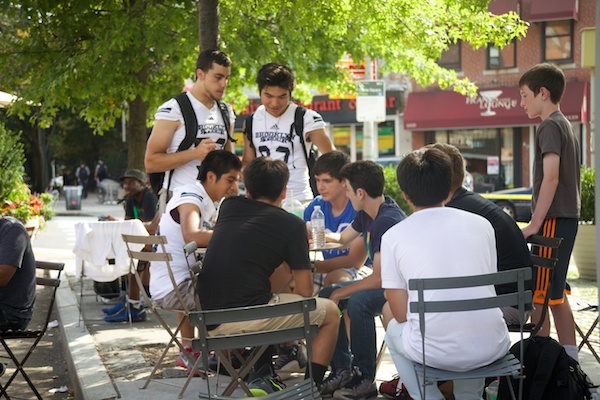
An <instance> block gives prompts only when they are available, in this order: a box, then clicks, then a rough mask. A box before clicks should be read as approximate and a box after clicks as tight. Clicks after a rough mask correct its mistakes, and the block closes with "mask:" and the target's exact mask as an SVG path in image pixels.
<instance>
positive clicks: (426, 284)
mask: <svg viewBox="0 0 600 400" xmlns="http://www.w3.org/2000/svg"><path fill="white" fill-rule="evenodd" d="M528 279H531V268H519V269H513V270H509V271H500V272H495V273H491V274H484V275H473V276H461V277H452V278H430V279H411V280H409V282H408V287H409V289H410V290H415V291H417V296H418V301H413V302H411V303H410V305H409V306H410V311H411V312H412V313H415V314H418V315H419V328H420V331H421V346H422V353H423V361H422V362H421V363H418V362H414V363H413V366H414V369H415V374H416V377H417V381H419V382H422V385H421V386H420V387H419V391H420V392H421V398H424V399H425V398H427V397H426V393H425V388H426V386H427V384H428V383H430V380H433V381H445V380H460V379H473V378H486V377H496V376H497V377H502V376H506V377H513V378H521V377H522V370H523V364H522V363H521V361H519V359H517V358H515V356H513V355H512V354H511V353H510V352H507V354H506V355H504V356H503V357H501V358H500V359H498V360H495V361H494V362H492V363H491V364H489V365H487V366H484V367H481V368H477V369H473V370H470V371H465V372H454V371H445V370H441V369H436V368H432V367H428V366H426V365H425V351H426V349H425V328H426V320H425V314H426V313H445V312H458V311H474V310H483V309H488V308H496V307H505V306H513V305H518V310H519V322H520V324H519V325H520V327H521V329H520V334H521V342H520V343H521V346H520V355H521V357H520V359H521V360H522V359H523V352H524V349H523V325H524V324H525V310H526V309H527V306H531V303H532V299H533V294H532V292H531V290H525V281H526V280H528ZM507 283H516V284H517V291H515V292H512V293H507V294H503V295H498V296H491V297H485V298H478V299H472V298H469V299H464V300H451V301H448V300H443V301H428V300H425V291H427V290H442V289H468V288H473V287H479V286H487V285H498V284H507ZM465 292H466V291H465ZM509 389H510V393H511V397H512V398H513V400H515V399H516V397H515V393H514V391H513V389H512V385H509ZM522 392H523V381H522V379H521V380H520V381H519V393H518V398H519V399H521V398H522Z"/></svg>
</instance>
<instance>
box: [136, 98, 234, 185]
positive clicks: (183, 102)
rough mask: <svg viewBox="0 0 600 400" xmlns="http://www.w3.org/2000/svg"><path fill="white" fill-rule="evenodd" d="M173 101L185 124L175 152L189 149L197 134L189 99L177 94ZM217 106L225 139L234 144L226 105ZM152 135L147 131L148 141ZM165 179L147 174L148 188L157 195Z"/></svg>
mask: <svg viewBox="0 0 600 400" xmlns="http://www.w3.org/2000/svg"><path fill="white" fill-rule="evenodd" d="M174 99H175V100H176V101H177V103H178V104H179V108H181V114H182V115H183V122H184V124H185V137H184V138H183V140H182V141H181V143H179V147H177V151H178V152H179V151H183V150H187V149H189V148H190V146H191V145H192V143H194V140H195V139H196V133H197V132H198V131H197V129H198V119H197V118H196V113H195V112H194V108H193V107H192V102H191V101H190V99H189V97H188V96H187V95H186V94H185V92H184V93H179V94H178V95H177V96H175V97H174ZM217 105H218V106H219V111H221V116H222V117H223V122H224V124H225V131H226V132H227V137H228V138H229V140H230V141H232V142H235V139H233V138H232V137H231V136H230V133H229V132H230V129H231V121H230V119H229V109H228V108H227V104H225V102H223V101H219V100H217ZM151 133H152V129H149V130H148V139H149V138H150V134H151ZM173 171H174V170H171V171H170V173H169V182H168V183H167V190H169V188H170V187H171V178H172V177H173ZM164 179H165V172H151V173H149V174H148V180H149V181H150V186H151V187H152V191H153V192H154V193H155V194H157V195H158V192H159V191H160V189H161V188H162V186H163V182H164Z"/></svg>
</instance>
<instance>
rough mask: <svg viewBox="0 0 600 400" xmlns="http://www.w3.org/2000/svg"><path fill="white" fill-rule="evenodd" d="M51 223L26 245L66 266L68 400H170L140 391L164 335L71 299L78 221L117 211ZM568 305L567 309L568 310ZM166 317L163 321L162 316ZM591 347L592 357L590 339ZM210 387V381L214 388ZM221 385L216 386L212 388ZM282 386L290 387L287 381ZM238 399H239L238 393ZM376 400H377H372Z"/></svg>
mask: <svg viewBox="0 0 600 400" xmlns="http://www.w3.org/2000/svg"><path fill="white" fill-rule="evenodd" d="M56 211H57V216H56V217H55V218H54V219H52V220H51V221H49V222H48V224H47V228H46V230H45V231H43V232H40V233H39V235H38V236H37V237H36V238H35V239H34V241H33V242H32V243H33V247H34V252H35V255H36V258H37V259H39V260H47V261H62V262H65V264H66V269H65V273H66V274H65V276H66V277H67V278H68V279H63V281H62V282H61V286H60V288H59V290H58V294H57V309H58V311H59V315H60V322H61V330H62V332H63V337H64V341H63V343H64V344H65V347H66V348H65V351H66V352H67V359H68V362H69V371H70V374H71V382H72V384H73V385H74V386H75V393H76V395H75V399H78V400H79V399H81V400H104V399H116V398H122V399H130V400H137V399H140V400H152V399H176V398H177V395H178V393H179V390H180V389H179V388H177V387H173V386H170V385H164V384H161V383H160V382H157V381H153V382H151V383H150V385H149V387H148V389H146V390H141V387H142V386H143V384H144V382H145V378H146V377H147V376H148V375H149V374H150V371H151V370H152V363H153V362H155V360H156V359H157V358H158V356H159V354H160V352H161V351H162V349H163V348H164V346H165V345H166V343H167V342H168V339H169V337H168V335H167V334H166V332H165V331H164V330H163V328H162V327H161V326H160V325H159V324H158V322H157V321H156V319H155V318H154V316H153V315H151V314H149V315H148V320H147V321H145V322H139V323H135V324H133V327H132V328H130V326H129V324H128V323H117V324H110V323H107V322H104V321H103V320H102V319H101V318H102V316H103V313H102V312H101V308H102V307H104V306H105V305H104V304H102V302H100V301H99V300H97V299H96V296H95V295H94V292H93V289H92V283H91V281H90V280H89V279H87V278H84V279H83V287H84V295H83V301H84V310H85V323H83V322H80V320H79V318H80V314H79V307H78V304H79V303H78V302H79V296H80V278H79V277H78V276H75V256H74V254H73V253H72V251H71V250H72V247H73V243H74V241H75V231H74V224H75V223H76V222H79V221H95V220H97V216H98V215H100V214H105V215H112V216H113V217H115V218H118V219H122V218H123V215H124V211H123V207H122V205H120V204H119V205H103V204H98V201H97V197H96V195H95V193H90V197H88V199H86V200H83V202H82V207H81V210H66V206H65V200H64V197H61V199H60V200H59V201H58V202H57V204H56ZM571 286H572V288H573V295H572V299H573V300H575V299H577V300H579V301H580V302H589V303H596V302H597V288H596V285H595V282H589V281H579V280H575V281H571ZM573 300H572V302H573ZM163 314H165V315H168V313H163ZM575 314H576V315H575V316H576V319H577V322H578V323H579V324H580V326H581V327H582V329H584V331H587V329H588V328H589V326H590V325H591V322H592V321H593V319H594V318H595V316H596V314H594V313H589V312H586V313H582V312H581V313H578V312H576V313H575ZM593 336H594V337H595V338H594V339H593V341H594V346H595V348H596V350H597V351H600V345H599V343H598V336H597V335H596V334H594V335H593ZM382 338H383V329H382V328H381V327H379V328H378V340H381V339H382ZM513 339H514V340H516V339H517V337H516V336H515V337H513ZM176 357H177V352H176V350H175V349H174V348H172V349H171V351H170V352H169V355H168V356H167V363H166V365H167V367H166V368H165V369H163V371H162V376H163V378H164V379H163V381H165V382H168V383H170V384H175V385H179V386H181V385H182V384H183V382H184V381H185V374H184V371H183V370H182V369H181V368H179V367H178V366H177V364H176V361H175V360H176ZM580 361H581V363H582V367H583V370H584V371H585V372H586V373H587V374H588V375H589V376H590V378H591V379H592V381H593V382H594V383H600V364H598V363H597V362H596V360H595V359H594V358H593V357H592V355H591V353H590V352H589V351H588V350H587V349H583V350H582V351H581V353H580ZM395 373H396V370H395V367H394V365H393V362H392V360H391V358H390V357H389V354H386V356H385V357H384V359H383V362H382V364H381V366H380V368H379V370H378V374H377V380H378V382H377V386H379V382H380V381H382V380H389V379H391V377H392V376H393V375H394V374H395ZM215 380H216V379H211V382H214V381H215ZM224 382H225V383H226V382H227V378H226V377H225V378H224V377H221V378H220V385H221V386H223V383H224ZM286 383H288V384H290V383H293V381H287V382H286ZM205 385H206V380H204V379H201V378H194V379H192V382H191V384H190V386H189V387H188V388H187V390H186V392H185V394H184V396H183V399H197V396H198V392H199V390H200V389H202V390H205ZM239 396H240V397H243V393H241V392H240V393H239ZM380 397H381V396H380Z"/></svg>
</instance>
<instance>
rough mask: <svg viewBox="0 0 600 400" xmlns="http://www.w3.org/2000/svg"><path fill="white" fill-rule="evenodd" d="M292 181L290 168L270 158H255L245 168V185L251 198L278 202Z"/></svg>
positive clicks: (280, 161)
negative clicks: (289, 181) (290, 180)
mask: <svg viewBox="0 0 600 400" xmlns="http://www.w3.org/2000/svg"><path fill="white" fill-rule="evenodd" d="M289 179H290V171H289V169H288V166H287V164H286V163H285V162H283V161H282V160H273V159H272V158H270V157H258V158H255V159H254V160H252V161H251V162H250V164H248V165H247V166H246V168H244V184H245V185H246V192H247V193H248V195H249V197H251V198H253V199H267V200H269V201H276V200H277V199H278V198H279V197H280V196H281V193H282V192H283V189H285V187H286V185H287V183H288V180H289Z"/></svg>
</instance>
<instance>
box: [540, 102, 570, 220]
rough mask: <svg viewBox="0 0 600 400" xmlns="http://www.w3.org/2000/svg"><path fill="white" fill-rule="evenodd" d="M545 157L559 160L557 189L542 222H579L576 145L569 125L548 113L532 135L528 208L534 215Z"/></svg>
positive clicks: (565, 119)
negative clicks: (533, 158)
mask: <svg viewBox="0 0 600 400" xmlns="http://www.w3.org/2000/svg"><path fill="white" fill-rule="evenodd" d="M546 153H556V154H558V155H559V157H560V167H559V173H558V180H559V181H558V187H557V188H556V194H555V195H554V200H553V201H552V205H551V206H550V209H549V210H548V213H547V214H546V218H579V210H580V207H581V198H580V194H581V177H580V156H579V141H578V140H577V137H576V136H575V134H574V133H573V130H572V129H571V124H570V123H569V121H568V120H567V118H565V116H564V115H563V113H562V112H560V111H556V112H554V113H552V114H551V115H550V116H549V117H548V118H547V119H545V120H544V121H543V122H542V123H541V124H540V127H539V128H538V130H537V132H536V134H535V160H534V164H533V198H532V201H531V208H532V210H534V211H535V205H536V203H537V199H538V196H539V194H540V187H541V186H542V179H543V178H544V164H543V157H544V154H546Z"/></svg>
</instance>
